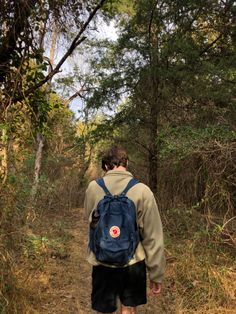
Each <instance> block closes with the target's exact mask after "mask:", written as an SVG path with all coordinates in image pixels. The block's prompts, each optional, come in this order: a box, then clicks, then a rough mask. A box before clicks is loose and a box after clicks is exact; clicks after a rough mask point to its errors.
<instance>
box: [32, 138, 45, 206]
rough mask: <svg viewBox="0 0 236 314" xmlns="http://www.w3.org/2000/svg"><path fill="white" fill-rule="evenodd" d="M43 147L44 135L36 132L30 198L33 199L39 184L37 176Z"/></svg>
mask: <svg viewBox="0 0 236 314" xmlns="http://www.w3.org/2000/svg"><path fill="white" fill-rule="evenodd" d="M43 147H44V137H43V135H42V134H37V151H36V157H35V164H34V183H33V186H32V190H31V200H32V201H33V200H34V199H35V195H36V194H37V190H38V184H39V176H40V170H41V165H42V158H43Z"/></svg>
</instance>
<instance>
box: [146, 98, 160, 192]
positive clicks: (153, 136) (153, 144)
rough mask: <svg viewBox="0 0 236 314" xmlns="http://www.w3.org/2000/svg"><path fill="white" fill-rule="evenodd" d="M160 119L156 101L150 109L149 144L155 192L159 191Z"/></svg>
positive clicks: (150, 167)
mask: <svg viewBox="0 0 236 314" xmlns="http://www.w3.org/2000/svg"><path fill="white" fill-rule="evenodd" d="M157 119H158V107H157V104H156V103H153V104H152V105H151V110H150V135H149V138H150V140H149V141H150V142H149V143H150V144H149V154H148V159H149V187H150V189H151V190H152V192H153V193H154V194H156V192H157V169H158V158H157V154H158V151H157V129H158V124H157Z"/></svg>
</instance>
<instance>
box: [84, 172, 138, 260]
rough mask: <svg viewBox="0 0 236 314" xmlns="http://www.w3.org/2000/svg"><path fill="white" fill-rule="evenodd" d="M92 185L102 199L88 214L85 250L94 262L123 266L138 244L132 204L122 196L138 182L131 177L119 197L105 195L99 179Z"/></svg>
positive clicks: (103, 185)
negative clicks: (88, 232) (97, 187)
mask: <svg viewBox="0 0 236 314" xmlns="http://www.w3.org/2000/svg"><path fill="white" fill-rule="evenodd" d="M96 182H97V183H98V185H99V186H100V187H101V188H103V190H104V192H105V196H104V198H103V199H102V200H100V201H99V203H98V205H97V208H96V209H95V210H94V211H93V214H92V222H91V224H90V238H89V247H90V249H91V251H92V252H93V253H94V254H95V256H96V259H97V260H98V261H100V262H103V263H106V264H111V265H115V266H124V265H126V264H127V263H128V262H129V261H130V260H131V259H132V257H133V255H134V253H135V250H136V247H137V245H138V243H139V230H138V226H137V222H136V210H135V204H134V202H133V201H132V200H131V199H129V198H128V197H127V196H126V193H127V192H128V190H129V189H130V188H131V187H133V186H134V185H135V184H137V183H138V180H136V179H134V178H132V179H131V180H130V181H129V183H128V185H127V186H126V188H125V189H124V191H123V192H122V193H121V194H119V195H112V194H111V193H110V192H109V190H108V189H107V187H106V185H105V183H104V180H103V178H100V179H98V180H96Z"/></svg>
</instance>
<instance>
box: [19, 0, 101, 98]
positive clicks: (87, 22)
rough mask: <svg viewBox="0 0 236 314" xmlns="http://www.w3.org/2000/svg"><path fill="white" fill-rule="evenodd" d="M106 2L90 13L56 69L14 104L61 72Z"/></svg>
mask: <svg viewBox="0 0 236 314" xmlns="http://www.w3.org/2000/svg"><path fill="white" fill-rule="evenodd" d="M105 1H106V0H101V1H100V2H99V4H98V5H97V6H96V7H95V8H94V9H93V11H92V12H91V13H90V15H89V17H88V19H87V21H86V22H85V23H84V24H83V25H82V27H81V29H80V31H79V33H78V34H77V36H76V37H75V38H74V40H73V41H72V43H71V45H70V47H69V49H68V50H67V52H66V53H65V54H64V56H63V57H62V58H61V60H60V61H59V62H58V64H57V65H56V67H55V68H54V69H53V70H52V71H51V72H50V73H49V74H48V75H47V76H46V77H45V78H44V79H43V80H41V81H40V82H38V83H37V84H35V86H33V87H31V88H30V89H28V90H27V91H25V92H24V95H20V96H18V97H15V98H14V102H16V101H21V100H22V99H23V98H24V97H27V96H28V95H29V94H31V93H32V92H33V91H34V90H35V89H38V88H39V87H41V86H43V85H44V84H45V83H47V81H49V80H51V79H52V77H53V76H54V75H55V74H56V73H58V72H59V71H60V68H61V66H62V65H63V63H64V62H65V61H66V59H67V58H68V57H69V56H70V55H71V54H72V52H73V51H74V50H75V48H77V47H78V46H79V45H80V44H81V43H82V42H83V41H84V40H85V39H86V37H85V36H83V37H82V38H81V36H82V34H83V33H84V32H85V30H86V29H87V27H88V25H89V23H90V22H91V20H92V19H93V18H94V16H95V14H96V13H97V11H98V10H99V9H100V8H101V7H102V5H103V4H104V2H105Z"/></svg>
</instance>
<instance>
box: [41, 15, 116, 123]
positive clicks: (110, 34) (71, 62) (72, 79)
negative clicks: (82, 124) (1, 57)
mask: <svg viewBox="0 0 236 314" xmlns="http://www.w3.org/2000/svg"><path fill="white" fill-rule="evenodd" d="M69 32H70V34H69V33H68V34H66V35H59V36H58V39H57V47H56V53H55V59H54V64H57V63H58V61H60V59H61V58H62V57H63V55H64V54H65V53H66V51H67V50H68V48H69V46H70V44H71V42H72V40H73V38H74V37H75V36H76V34H75V33H74V30H73V29H71V30H70V31H69ZM85 35H86V36H87V40H85V41H84V42H83V43H82V44H81V45H80V46H79V47H78V48H77V49H76V50H75V51H74V52H73V54H72V55H71V56H70V57H68V58H67V60H66V61H65V63H64V64H63V66H62V68H61V71H60V73H58V74H57V75H55V77H54V79H53V86H54V88H55V89H56V91H57V92H58V93H59V94H60V95H61V97H62V98H63V99H65V100H66V101H69V99H71V98H72V100H71V101H70V104H69V107H70V109H71V110H72V111H73V112H74V114H75V117H76V118H79V117H80V116H81V112H83V110H84V107H85V103H84V100H83V98H81V97H80V95H79V94H82V91H83V84H84V82H83V77H85V76H86V75H88V74H89V73H90V72H92V71H91V67H90V64H89V61H90V59H91V58H92V56H95V55H96V53H98V52H97V51H96V47H94V48H93V47H90V48H89V49H88V48H86V42H88V41H91V40H109V41H116V40H117V38H118V32H117V28H116V23H115V21H110V22H109V23H107V22H105V21H104V19H103V18H102V17H100V16H98V17H97V19H96V21H95V22H93V23H92V24H91V25H90V27H89V28H88V30H87V31H86V34H85ZM51 37H52V34H49V35H48V37H47V43H46V46H47V47H50V42H51ZM104 49H106V48H105V47H104ZM46 54H47V55H49V54H50V49H49V48H48V49H47V51H46ZM79 91H81V92H80V93H79ZM76 93H78V96H77V97H73V96H74V95H76Z"/></svg>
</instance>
